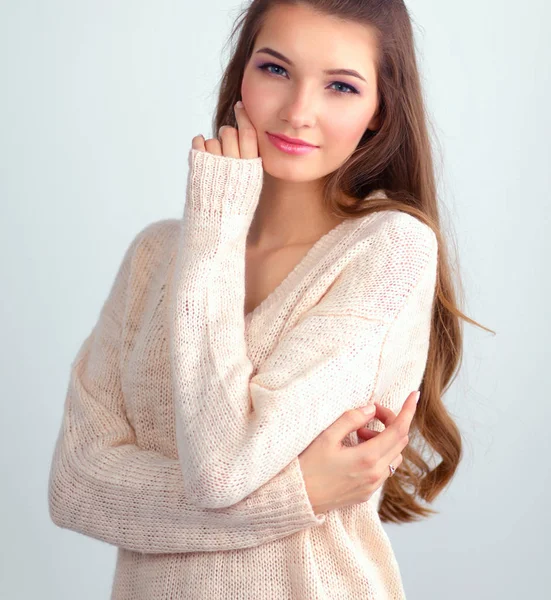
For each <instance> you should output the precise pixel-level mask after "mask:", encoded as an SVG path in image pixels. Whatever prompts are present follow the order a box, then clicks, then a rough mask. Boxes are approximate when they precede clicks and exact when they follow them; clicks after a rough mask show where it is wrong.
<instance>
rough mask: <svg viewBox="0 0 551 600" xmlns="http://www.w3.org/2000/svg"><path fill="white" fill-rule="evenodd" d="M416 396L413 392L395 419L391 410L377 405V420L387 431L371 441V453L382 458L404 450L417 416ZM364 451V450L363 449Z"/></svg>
mask: <svg viewBox="0 0 551 600" xmlns="http://www.w3.org/2000/svg"><path fill="white" fill-rule="evenodd" d="M416 406H417V403H416V394H415V392H412V393H411V394H410V395H409V396H408V397H407V398H406V401H405V402H404V404H403V406H402V409H401V410H400V412H399V413H398V415H396V416H395V417H393V415H394V413H393V412H392V411H390V410H389V409H387V408H385V407H383V406H381V405H380V404H375V408H376V412H375V418H378V419H379V420H380V421H382V422H383V423H384V425H385V429H384V430H383V431H381V432H380V435H378V436H377V437H375V438H374V439H372V440H369V452H375V453H377V454H378V455H379V456H380V457H381V458H384V457H386V456H387V455H388V454H392V453H393V452H394V454H397V451H398V452H399V451H400V450H401V449H402V448H404V447H405V445H404V444H403V442H404V440H405V437H406V436H407V435H408V434H409V427H410V425H411V421H412V420H413V416H414V415H415V408H416ZM362 451H364V448H362Z"/></svg>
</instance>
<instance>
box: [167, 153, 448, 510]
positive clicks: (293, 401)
mask: <svg viewBox="0 0 551 600" xmlns="http://www.w3.org/2000/svg"><path fill="white" fill-rule="evenodd" d="M189 164H190V171H189V176H188V177H189V178H188V187H187V198H186V206H185V209H184V218H183V227H182V230H181V237H180V241H179V246H178V249H177V257H176V261H175V268H174V271H173V274H172V278H171V282H170V286H169V289H170V299H171V300H170V317H171V322H170V326H169V334H170V335H169V348H170V356H171V370H172V380H173V397H174V400H175V410H176V434H177V443H178V454H179V458H180V462H181V467H182V472H183V473H184V478H185V480H186V482H188V486H189V487H188V489H189V493H190V495H191V498H192V500H193V502H195V503H196V504H197V505H198V506H205V507H212V508H215V507H217V508H221V507H228V506H232V505H234V504H236V503H238V502H240V501H241V500H242V499H243V498H245V497H246V496H248V495H249V494H251V493H252V492H254V490H256V489H258V488H260V487H261V486H262V485H265V484H266V482H267V481H269V480H270V479H271V478H272V477H273V476H274V475H275V474H276V473H278V472H279V471H281V469H283V468H284V467H285V466H286V465H288V464H289V463H290V462H291V461H292V460H293V459H294V458H295V457H296V456H297V455H299V454H300V453H301V452H302V451H304V449H305V448H306V447H307V446H308V445H309V444H310V443H311V442H312V441H313V440H314V439H315V438H316V437H317V436H318V435H319V434H320V433H321V432H322V431H324V430H325V429H326V428H327V427H329V426H330V425H331V424H332V423H333V422H334V421H335V420H337V419H338V418H339V417H340V416H341V415H342V414H343V413H344V412H345V411H347V410H349V409H352V408H357V407H359V406H362V405H364V404H366V403H367V401H369V400H371V401H377V400H378V398H379V397H383V396H384V394H385V393H386V391H387V390H386V389H382V388H380V387H379V388H377V382H378V381H379V380H382V381H392V379H393V377H401V378H402V379H401V383H402V384H403V387H404V386H418V385H419V384H420V381H421V377H420V375H422V372H421V373H419V370H418V369H417V371H416V370H415V369H413V370H412V369H409V370H408V369H406V371H402V370H401V369H399V368H398V367H397V366H396V367H395V365H398V364H399V361H398V362H397V361H396V360H394V358H395V356H396V354H402V353H408V352H410V351H411V352H413V353H414V356H411V357H410V358H411V360H412V361H413V363H414V364H416V365H422V370H424V365H425V362H426V351H427V347H428V337H429V331H430V315H431V310H432V303H433V297H434V289H435V278H436V264H437V260H436V259H437V242H436V236H435V234H434V232H433V231H432V229H430V227H428V226H427V225H425V224H424V223H422V222H421V221H419V220H417V219H415V218H414V217H412V216H411V215H408V214H406V213H402V212H400V211H392V214H391V215H390V216H388V217H386V215H385V219H382V220H375V221H377V223H379V224H380V223H381V222H382V225H379V226H378V229H377V228H376V230H375V231H374V233H373V236H372V237H368V238H366V240H365V243H364V244H363V246H362V245H361V244H360V245H359V247H358V253H357V255H356V256H355V257H354V258H353V259H352V260H351V261H350V263H349V264H347V265H346V266H345V267H344V269H343V271H342V272H341V274H340V275H339V276H338V277H337V280H336V281H335V282H334V284H333V285H331V286H330V289H329V290H328V291H327V293H326V294H325V295H324V296H323V298H322V299H321V301H319V302H318V304H316V305H315V306H314V307H313V308H311V309H310V310H308V311H306V312H305V313H304V314H303V315H301V317H300V319H299V321H298V322H297V323H296V324H294V325H293V327H292V328H290V329H288V330H286V331H285V330H284V332H283V334H282V335H281V337H280V338H279V339H278V341H277V344H276V346H275V348H274V350H273V351H272V353H271V354H270V355H269V356H268V357H267V358H266V359H265V361H264V362H263V363H262V364H261V365H260V368H259V369H258V371H257V372H256V373H255V372H254V371H255V370H254V368H253V364H252V363H251V361H250V359H249V358H248V356H247V347H246V341H245V333H244V332H245V316H244V299H245V283H244V282H245V251H246V237H247V231H248V228H249V226H250V223H251V220H252V216H253V214H254V211H255V209H256V206H257V202H258V199H259V192H260V190H261V183H262V173H263V171H262V164H261V158H258V159H239V158H232V157H225V156H220V155H213V154H210V153H206V152H201V151H198V150H195V149H192V151H191V152H190V160H189ZM400 314H408V315H413V317H412V318H409V319H408V320H404V319H398V316H399V315H400ZM391 333H392V335H390V334H391ZM387 338H389V339H393V340H394V341H393V346H392V347H389V346H388V345H386V340H387ZM383 353H384V355H385V361H384V363H383V362H382V360H381V359H382V356H383ZM393 369H394V370H393ZM413 389H416V387H411V389H409V391H411V390H413ZM376 390H377V393H376V394H375V391H376ZM387 401H388V399H387ZM212 440H216V444H213V443H212Z"/></svg>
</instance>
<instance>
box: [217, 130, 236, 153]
mask: <svg viewBox="0 0 551 600" xmlns="http://www.w3.org/2000/svg"><path fill="white" fill-rule="evenodd" d="M218 139H219V140H220V143H221V144H222V154H223V155H224V156H229V157H231V158H240V155H239V139H238V134H237V129H236V128H235V127H230V126H229V125H222V127H220V129H219V130H218Z"/></svg>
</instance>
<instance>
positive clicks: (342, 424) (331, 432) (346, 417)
mask: <svg viewBox="0 0 551 600" xmlns="http://www.w3.org/2000/svg"><path fill="white" fill-rule="evenodd" d="M364 409H369V411H368V412H365V410H364ZM374 416H375V407H374V406H373V405H372V404H371V405H368V406H366V407H362V408H352V409H351V410H347V411H346V412H344V413H343V414H342V415H341V416H340V417H339V418H338V419H337V420H336V421H335V422H334V423H332V424H331V425H329V427H328V428H327V429H326V430H325V431H324V432H323V433H322V434H321V435H325V436H326V437H327V438H328V439H329V442H330V443H331V444H334V445H335V446H336V445H339V446H340V444H341V442H342V440H343V439H344V438H345V437H346V436H347V435H348V434H349V433H352V432H354V431H357V430H358V429H359V428H360V427H363V426H364V425H365V424H366V423H368V422H369V421H370V420H371V419H373V417H374Z"/></svg>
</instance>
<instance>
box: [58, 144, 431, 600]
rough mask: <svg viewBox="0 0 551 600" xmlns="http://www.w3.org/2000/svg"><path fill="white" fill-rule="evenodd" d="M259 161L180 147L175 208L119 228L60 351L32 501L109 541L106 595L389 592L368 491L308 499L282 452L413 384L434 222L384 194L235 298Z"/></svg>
mask: <svg viewBox="0 0 551 600" xmlns="http://www.w3.org/2000/svg"><path fill="white" fill-rule="evenodd" d="M262 178H263V169H262V159H261V158H255V159H237V158H230V157H224V156H217V155H213V154H210V153H207V152H201V151H198V150H195V149H192V150H191V151H190V153H189V174H188V185H187V195H186V204H185V209H184V213H183V218H182V219H166V220H162V221H157V222H155V223H151V224H150V225H148V226H147V227H145V228H144V229H143V230H142V231H140V232H139V233H138V234H137V235H136V236H135V237H134V239H133V240H132V242H131V243H130V245H129V247H128V249H127V251H126V253H125V255H124V257H123V260H122V263H121V265H120V267H119V269H118V271H117V274H116V277H115V280H114V283H113V285H112V287H111V290H110V292H109V295H108V297H107V299H106V300H105V302H104V305H103V307H102V309H101V311H100V314H99V318H98V320H97V322H96V324H95V326H94V327H93V329H92V331H91V332H90V334H89V335H88V337H87V338H86V339H85V340H84V341H83V342H82V345H81V347H80V349H79V350H78V352H77V355H76V357H75V359H74V361H73V362H72V364H71V372H70V377H69V384H68V390H67V395H66V400H65V407H64V414H63V420H62V424H61V428H60V432H59V435H58V438H57V442H56V446H55V450H54V454H53V459H52V465H51V470H50V479H49V509H50V516H51V518H52V520H53V521H54V522H55V523H56V524H57V525H58V526H60V527H63V528H67V529H71V530H73V531H77V532H80V533H83V534H85V535H88V536H91V537H93V538H96V539H99V540H103V541H105V542H107V543H109V544H113V545H115V546H118V556H117V565H116V570H115V577H114V582H113V589H112V595H111V600H169V599H170V600H175V599H186V600H188V599H189V600H194V599H197V600H203V599H207V598H208V599H209V600H212V599H219V600H222V599H244V600H248V599H251V600H252V599H255V600H275V599H278V600H285V599H288V600H310V599H311V600H315V599H328V600H329V599H330V600H338V599H343V600H345V599H346V600H355V599H358V600H359V599H362V600H387V599H393V600H401V599H403V598H405V593H404V589H403V585H402V582H401V577H400V571H399V567H398V564H397V562H396V559H395V556H394V553H393V551H392V548H391V545H390V541H389V539H388V537H387V535H386V533H385V531H384V529H383V527H382V524H381V521H380V519H379V516H378V513H377V509H378V506H379V503H380V499H381V492H382V489H379V490H377V492H376V494H374V495H373V496H372V497H371V499H370V500H368V501H366V502H363V503H359V504H356V505H353V506H349V507H344V508H341V509H337V510H333V511H329V512H328V513H326V514H320V515H316V514H315V513H314V511H313V510H312V506H311V504H310V502H309V499H308V495H307V493H306V488H305V485H304V479H303V476H302V472H301V469H300V463H299V460H298V455H299V454H300V453H301V452H302V451H303V450H305V448H306V447H307V446H308V445H309V444H310V443H311V442H312V441H313V440H314V439H315V438H316V437H317V436H318V435H319V434H320V433H321V432H322V431H324V430H325V429H326V428H327V427H329V426H330V425H331V424H332V423H333V422H334V421H335V420H337V419H338V418H339V417H340V416H341V415H342V414H343V413H344V412H345V411H347V410H349V409H352V408H356V407H359V406H363V405H365V404H368V403H369V402H374V401H376V402H379V403H381V404H382V405H384V406H387V407H388V408H390V409H391V410H393V411H394V412H399V410H400V409H401V406H402V403H403V401H404V400H405V398H406V397H407V395H408V394H409V393H410V392H411V391H412V390H415V389H418V388H419V386H420V384H421V381H422V378H423V374H424V370H425V367H426V360H427V353H428V347H429V335H430V323H431V315H432V306H433V301H434V291H435V283H436V268H437V243H436V236H435V235H434V233H433V231H432V230H431V229H430V228H429V227H427V226H426V225H425V224H423V223H421V222H420V221H418V220H417V219H415V218H414V217H412V216H411V215H408V214H405V213H402V212H400V211H396V210H392V211H381V212H376V213H373V214H371V215H368V216H364V217H361V218H359V219H349V220H346V221H344V222H342V223H340V224H339V225H337V226H336V227H334V228H333V229H332V230H331V231H330V232H329V233H327V234H325V235H324V236H322V237H321V238H320V239H319V240H318V241H317V242H316V243H315V244H314V245H313V246H312V247H311V248H310V250H309V251H308V252H307V254H306V255H305V256H304V257H303V258H302V259H301V261H300V262H299V263H298V264H297V265H296V266H295V267H294V268H293V269H292V271H291V272H290V273H289V274H288V275H287V277H286V278H285V279H284V280H283V281H282V282H281V283H280V284H279V285H278V286H277V288H276V289H275V290H274V291H273V292H272V293H271V294H270V295H269V296H268V297H267V298H266V299H265V300H264V301H263V302H261V303H260V304H259V305H258V306H257V307H256V308H255V309H254V310H253V311H251V312H250V313H248V314H247V315H245V314H244V304H245V251H246V238H247V233H248V229H249V227H250V224H251V221H252V218H253V215H254V213H255V210H256V207H257V204H258V200H259V196H260V191H261V189H262ZM375 193H382V192H381V191H377V192H375ZM370 427H371V428H372V429H377V430H378V431H381V430H382V429H383V425H382V424H381V423H380V422H378V421H376V422H373V423H371V424H370ZM344 443H345V445H347V446H352V445H355V444H357V443H358V438H357V435H356V434H355V433H352V434H350V435H348V436H347V437H346V438H345V440H344Z"/></svg>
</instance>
